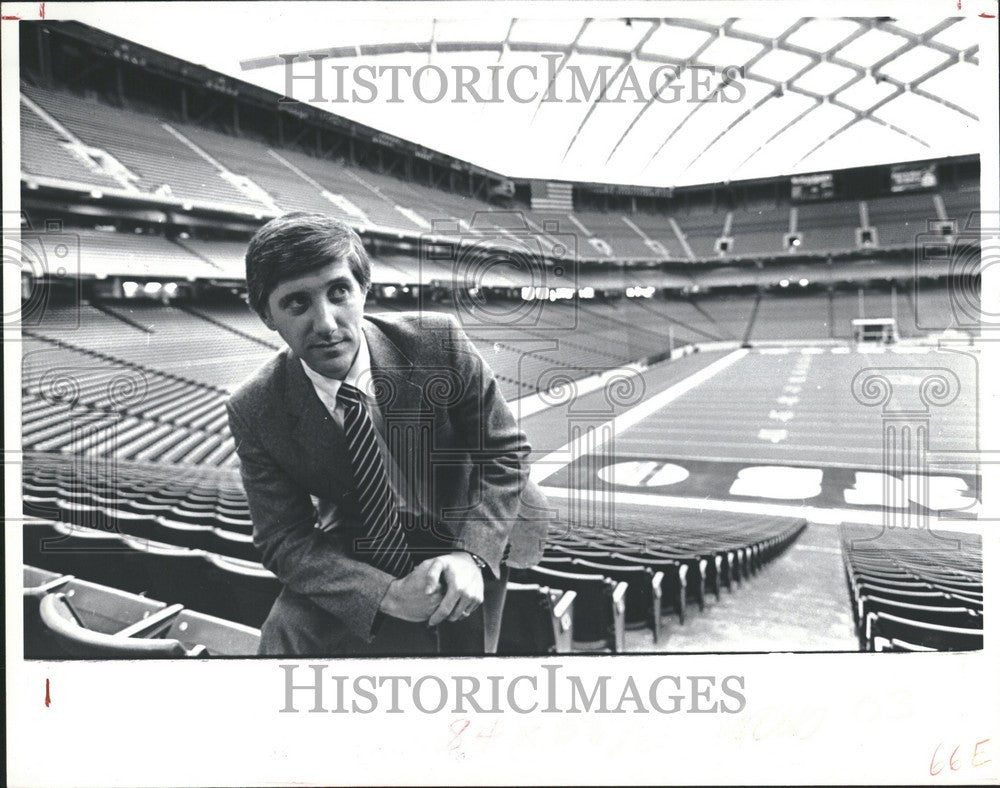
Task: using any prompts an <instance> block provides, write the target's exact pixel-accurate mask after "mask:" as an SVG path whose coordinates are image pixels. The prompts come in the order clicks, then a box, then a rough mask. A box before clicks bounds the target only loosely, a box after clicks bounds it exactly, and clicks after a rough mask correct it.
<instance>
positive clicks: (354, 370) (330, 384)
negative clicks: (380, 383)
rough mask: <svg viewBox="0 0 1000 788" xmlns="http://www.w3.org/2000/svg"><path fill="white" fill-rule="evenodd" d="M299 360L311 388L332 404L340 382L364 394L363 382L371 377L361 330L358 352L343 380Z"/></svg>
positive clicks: (368, 355) (364, 340) (369, 355)
mask: <svg viewBox="0 0 1000 788" xmlns="http://www.w3.org/2000/svg"><path fill="white" fill-rule="evenodd" d="M299 362H300V363H301V364H302V370H303V371H304V372H305V373H306V377H307V378H309V380H310V381H311V382H312V384H313V388H314V389H316V393H317V394H319V395H320V398H321V399H322V400H323V401H324V402H327V403H328V404H331V405H332V403H335V402H336V401H337V394H338V393H339V392H340V384H341V383H343V382H346V383H349V384H351V385H352V386H354V387H355V388H356V389H358V390H359V391H360V392H361V393H362V395H366V392H365V385H364V383H363V382H364V381H367V380H370V379H371V366H372V359H371V351H370V350H369V349H368V339H367V338H366V337H365V334H364V332H363V331H362V332H361V342H360V343H359V344H358V353H357V355H356V356H355V357H354V363H353V364H351V368H350V369H349V370H347V375H345V376H344V380H343V381H340V380H335V379H334V378H328V377H326V376H325V375H321V374H319V373H318V372H317V371H316V370H314V369H313V368H312V367H310V366H309V365H308V364H307V363H306V362H305V361H303V360H302V359H299Z"/></svg>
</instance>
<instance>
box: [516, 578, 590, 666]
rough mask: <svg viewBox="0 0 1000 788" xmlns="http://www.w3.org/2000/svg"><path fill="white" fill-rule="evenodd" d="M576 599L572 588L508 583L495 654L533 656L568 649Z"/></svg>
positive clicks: (556, 652)
mask: <svg viewBox="0 0 1000 788" xmlns="http://www.w3.org/2000/svg"><path fill="white" fill-rule="evenodd" d="M575 599H576V593H575V592H573V591H558V590H555V589H551V588H545V587H544V586H539V585H537V584H534V583H530V584H522V583H513V582H511V583H508V584H507V599H506V602H505V604H504V609H503V621H502V622H501V625H500V644H499V646H498V649H497V651H498V653H499V654H504V655H509V656H535V655H538V654H564V653H568V652H570V651H571V650H572V646H573V603H574V600H575Z"/></svg>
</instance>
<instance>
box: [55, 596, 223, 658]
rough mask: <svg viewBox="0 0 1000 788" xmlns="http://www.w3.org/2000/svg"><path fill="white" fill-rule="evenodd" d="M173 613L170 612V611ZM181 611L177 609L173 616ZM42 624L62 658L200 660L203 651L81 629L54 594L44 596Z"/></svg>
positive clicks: (175, 643)
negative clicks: (58, 646) (194, 657)
mask: <svg viewBox="0 0 1000 788" xmlns="http://www.w3.org/2000/svg"><path fill="white" fill-rule="evenodd" d="M171 610H172V609H171ZM179 610H180V605H177V606H176V610H172V612H173V613H174V614H176V612H178V611H179ZM39 612H40V614H41V618H42V622H43V623H44V624H45V626H46V628H47V629H48V631H49V632H50V633H51V634H52V636H53V638H54V639H55V640H56V641H57V642H58V643H59V644H60V647H61V648H62V650H63V656H66V657H77V658H86V659H110V658H116V657H117V658H122V659H156V658H160V659H163V658H175V657H187V656H200V655H201V654H202V653H203V651H204V649H203V648H202V647H200V646H199V647H196V648H194V649H188V648H186V647H185V646H184V645H183V644H181V643H180V642H179V641H176V640H163V639H159V638H138V639H133V638H129V637H128V636H127V634H125V635H123V634H108V633H105V632H100V631H96V630H93V629H90V628H88V627H87V626H85V625H84V623H83V621H82V618H81V616H80V615H79V614H78V613H77V611H76V609H75V608H74V607H73V604H72V603H71V602H70V600H69V599H68V598H67V596H66V594H64V593H62V592H61V591H57V592H55V593H52V594H48V595H46V596H45V597H44V598H43V599H42V601H41V604H40V605H39Z"/></svg>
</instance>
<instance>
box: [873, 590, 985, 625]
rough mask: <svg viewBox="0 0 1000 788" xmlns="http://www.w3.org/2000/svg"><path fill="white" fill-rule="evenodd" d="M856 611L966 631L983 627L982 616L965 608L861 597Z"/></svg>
mask: <svg viewBox="0 0 1000 788" xmlns="http://www.w3.org/2000/svg"><path fill="white" fill-rule="evenodd" d="M858 609H859V612H860V613H861V614H862V616H866V615H867V614H868V613H892V614H893V615H896V616H903V617H904V618H908V619H913V620H915V621H921V622H924V623H927V624H939V625H941V626H946V627H963V628H966V629H982V627H983V617H982V615H980V614H979V613H978V612H975V611H972V610H969V609H968V608H965V607H954V606H939V605H932V604H930V603H926V604H925V603H913V602H899V601H897V600H894V599H886V598H885V597H880V596H866V595H862V596H861V597H860V598H859V600H858Z"/></svg>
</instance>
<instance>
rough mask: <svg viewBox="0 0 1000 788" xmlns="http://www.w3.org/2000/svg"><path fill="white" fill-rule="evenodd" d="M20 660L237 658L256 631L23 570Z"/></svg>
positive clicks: (251, 646)
mask: <svg viewBox="0 0 1000 788" xmlns="http://www.w3.org/2000/svg"><path fill="white" fill-rule="evenodd" d="M22 596H23V603H24V656H25V658H26V659H60V658H67V657H69V658H72V657H80V658H90V659H114V658H116V657H119V658H126V659H151V658H167V659H169V658H183V657H235V656H247V655H251V654H256V653H257V647H258V645H259V643H260V630H258V629H255V628H254V627H248V626H245V625H243V624H238V623H236V622H234V621H226V620H224V619H221V618H217V617H216V616H210V615H206V614H205V613H200V612H198V611H197V610H192V609H189V608H185V607H184V606H183V605H180V604H169V605H168V604H167V603H166V602H160V601H158V600H155V599H151V598H149V597H147V596H143V595H140V594H132V593H129V592H127V591H122V590H120V589H117V588H113V587H111V586H106V585H102V584H100V583H93V582H89V581H87V580H81V579H80V578H76V577H73V576H72V575H66V574H62V573H61V572H58V571H57V572H53V571H50V570H47V569H41V568H38V567H34V566H29V565H25V566H24V590H23V592H22Z"/></svg>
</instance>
